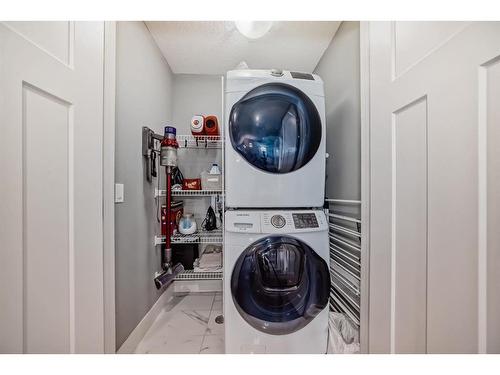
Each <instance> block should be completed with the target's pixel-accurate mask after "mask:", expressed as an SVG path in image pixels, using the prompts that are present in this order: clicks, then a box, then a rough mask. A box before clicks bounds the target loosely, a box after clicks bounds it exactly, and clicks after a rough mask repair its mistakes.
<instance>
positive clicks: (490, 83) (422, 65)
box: [363, 22, 500, 353]
mask: <svg viewBox="0 0 500 375" xmlns="http://www.w3.org/2000/svg"><path fill="white" fill-rule="evenodd" d="M363 27H366V28H367V29H365V31H367V34H365V35H367V36H368V43H369V66H370V70H369V75H370V79H369V87H370V88H369V91H370V176H371V177H370V189H371V192H370V200H371V203H370V223H371V225H370V232H369V234H370V290H369V300H370V302H369V339H368V342H369V351H370V352H372V353H380V352H392V353H477V352H481V353H485V352H492V353H499V352H500V23H499V22H491V23H490V22H370V23H367V24H364V26H363Z"/></svg>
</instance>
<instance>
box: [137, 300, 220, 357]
mask: <svg viewBox="0 0 500 375" xmlns="http://www.w3.org/2000/svg"><path fill="white" fill-rule="evenodd" d="M215 297H216V295H215V293H210V294H207V293H204V294H189V295H177V296H174V298H173V299H172V300H171V301H170V302H169V304H168V305H167V306H165V308H164V309H163V311H162V312H161V313H160V315H158V318H157V319H156V321H155V322H154V323H153V325H152V326H151V328H150V329H149V330H148V332H146V335H145V336H144V338H143V339H142V341H141V342H140V344H139V345H138V346H137V348H136V351H135V352H136V353H142V354H146V353H151V354H155V353H161V354H169V353H171V354H181V353H186V354H197V353H199V352H200V350H201V347H202V343H203V340H204V337H205V336H207V335H208V336H215V335H218V336H220V339H221V340H222V346H221V345H220V343H219V341H220V340H219V341H218V340H216V339H207V340H208V341H207V343H208V344H210V345H209V346H208V347H207V348H206V349H205V351H206V352H209V353H211V352H214V353H215V352H219V351H220V350H221V348H222V351H223V350H224V327H223V325H220V324H217V323H215V317H216V316H218V315H220V314H221V312H220V310H213V311H212V307H213V306H214V305H216V306H218V304H214V298H215Z"/></svg>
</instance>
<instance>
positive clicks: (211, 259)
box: [194, 245, 222, 272]
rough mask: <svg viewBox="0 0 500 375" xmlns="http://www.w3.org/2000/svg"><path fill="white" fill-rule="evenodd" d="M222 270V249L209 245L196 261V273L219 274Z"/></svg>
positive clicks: (218, 246)
mask: <svg viewBox="0 0 500 375" xmlns="http://www.w3.org/2000/svg"><path fill="white" fill-rule="evenodd" d="M221 270H222V247H221V246H220V245H207V246H206V247H205V250H203V253H202V254H201V256H200V257H199V258H198V259H196V260H195V261H194V272H217V271H221Z"/></svg>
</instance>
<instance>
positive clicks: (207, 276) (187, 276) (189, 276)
mask: <svg viewBox="0 0 500 375" xmlns="http://www.w3.org/2000/svg"><path fill="white" fill-rule="evenodd" d="M174 280H177V281H189V280H222V271H211V272H196V271H194V270H185V271H183V272H181V273H179V274H178V275H177V276H176V277H175V279H174Z"/></svg>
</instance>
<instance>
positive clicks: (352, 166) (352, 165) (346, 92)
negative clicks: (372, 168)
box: [314, 22, 361, 199]
mask: <svg viewBox="0 0 500 375" xmlns="http://www.w3.org/2000/svg"><path fill="white" fill-rule="evenodd" d="M314 72H315V73H316V74H318V75H319V76H320V77H321V78H322V79H323V81H324V84H325V96H326V123H327V142H326V150H327V152H328V153H329V154H330V158H329V159H328V161H327V182H326V185H327V186H326V193H327V196H328V198H337V199H361V117H360V116H361V115H360V113H361V112H360V88H359V87H360V72H359V22H343V23H342V24H341V25H340V28H339V29H338V31H337V33H336V34H335V37H334V38H333V40H332V42H331V43H330V46H329V47H328V49H327V50H326V51H325V53H324V55H323V57H322V58H321V60H320V62H319V64H318V66H317V67H316V69H315V71H314Z"/></svg>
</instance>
